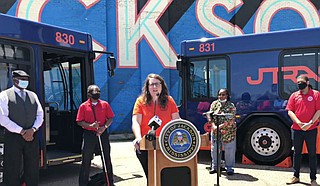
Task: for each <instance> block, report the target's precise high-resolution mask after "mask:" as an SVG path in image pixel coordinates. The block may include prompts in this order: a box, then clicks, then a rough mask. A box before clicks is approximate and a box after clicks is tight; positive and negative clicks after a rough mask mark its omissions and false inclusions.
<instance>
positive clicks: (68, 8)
mask: <svg viewBox="0 0 320 186" xmlns="http://www.w3.org/2000/svg"><path fill="white" fill-rule="evenodd" d="M319 9H320V1H319V0H264V1H262V0H254V1H252V0H18V1H16V0H6V1H0V12H1V13H5V14H9V15H14V16H16V17H20V18H25V19H30V20H34V21H38V22H44V23H49V24H53V25H58V26H62V27H67V28H71V29H76V30H80V31H84V32H88V33H90V34H92V36H93V38H94V43H93V45H94V48H95V50H108V51H113V52H115V53H116V58H117V61H118V65H117V69H116V71H115V74H116V75H115V76H114V77H112V78H109V77H108V76H107V74H106V73H105V72H106V64H105V60H106V59H105V57H104V56H97V58H96V60H95V79H96V84H98V85H99V86H100V87H101V91H102V99H105V100H107V101H109V102H110V104H111V106H112V108H113V110H114V112H115V114H116V117H115V120H114V123H113V125H112V127H111V132H112V133H131V113H132V108H133V104H134V102H135V99H136V97H137V96H138V95H139V94H140V92H141V88H142V84H143V81H144V79H145V78H146V76H147V75H148V74H149V73H158V74H160V75H162V76H163V77H164V78H165V80H166V82H167V85H168V87H169V90H170V93H171V95H172V96H173V97H174V98H177V97H178V86H179V83H178V80H179V78H178V73H177V72H176V70H175V61H176V56H177V54H179V52H180V42H181V41H183V40H188V39H198V38H202V37H226V36H232V35H242V34H251V33H260V32H270V31H276V30H286V29H294V28H303V27H319V25H320V21H319Z"/></svg>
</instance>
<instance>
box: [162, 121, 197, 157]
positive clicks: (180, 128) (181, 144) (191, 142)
mask: <svg viewBox="0 0 320 186" xmlns="http://www.w3.org/2000/svg"><path fill="white" fill-rule="evenodd" d="M200 140H201V138H200V133H199V131H198V130H197V128H196V127H195V126H194V125H193V124H192V123H191V122H189V121H187V120H183V119H176V120H172V121H170V122H169V123H167V124H166V125H165V126H164V127H163V128H162V130H161V133H160V136H159V146H160V150H161V152H162V153H163V155H164V156H165V157H166V158H167V159H169V160H170V161H173V162H176V163H184V162H187V161H189V160H191V159H192V158H193V157H194V156H195V155H197V153H198V151H199V148H200V144H201V141H200Z"/></svg>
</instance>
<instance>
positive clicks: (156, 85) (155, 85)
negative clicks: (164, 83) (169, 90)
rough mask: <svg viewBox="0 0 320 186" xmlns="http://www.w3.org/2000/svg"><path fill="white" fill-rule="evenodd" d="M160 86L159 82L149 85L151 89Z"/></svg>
mask: <svg viewBox="0 0 320 186" xmlns="http://www.w3.org/2000/svg"><path fill="white" fill-rule="evenodd" d="M160 85H161V83H160V82H157V83H151V84H149V86H152V87H158V86H160Z"/></svg>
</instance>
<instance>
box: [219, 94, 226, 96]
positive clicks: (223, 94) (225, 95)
mask: <svg viewBox="0 0 320 186" xmlns="http://www.w3.org/2000/svg"><path fill="white" fill-rule="evenodd" d="M226 95H227V94H218V96H226Z"/></svg>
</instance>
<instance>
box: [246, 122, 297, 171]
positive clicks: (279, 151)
mask: <svg viewBox="0 0 320 186" xmlns="http://www.w3.org/2000/svg"><path fill="white" fill-rule="evenodd" d="M247 131H248V132H247V133H245V134H244V135H245V137H244V145H243V153H244V155H246V156H247V157H248V158H249V159H250V160H251V161H253V162H254V163H256V164H262V165H276V164H278V163H280V162H281V161H283V160H284V159H285V158H286V157H287V156H289V155H290V152H291V150H290V149H291V138H290V130H288V129H287V128H286V127H285V126H284V125H283V124H282V123H281V122H279V121H278V120H276V119H274V118H267V117H262V118H259V119H255V120H253V121H252V122H251V123H250V125H249V128H248V130H247Z"/></svg>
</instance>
